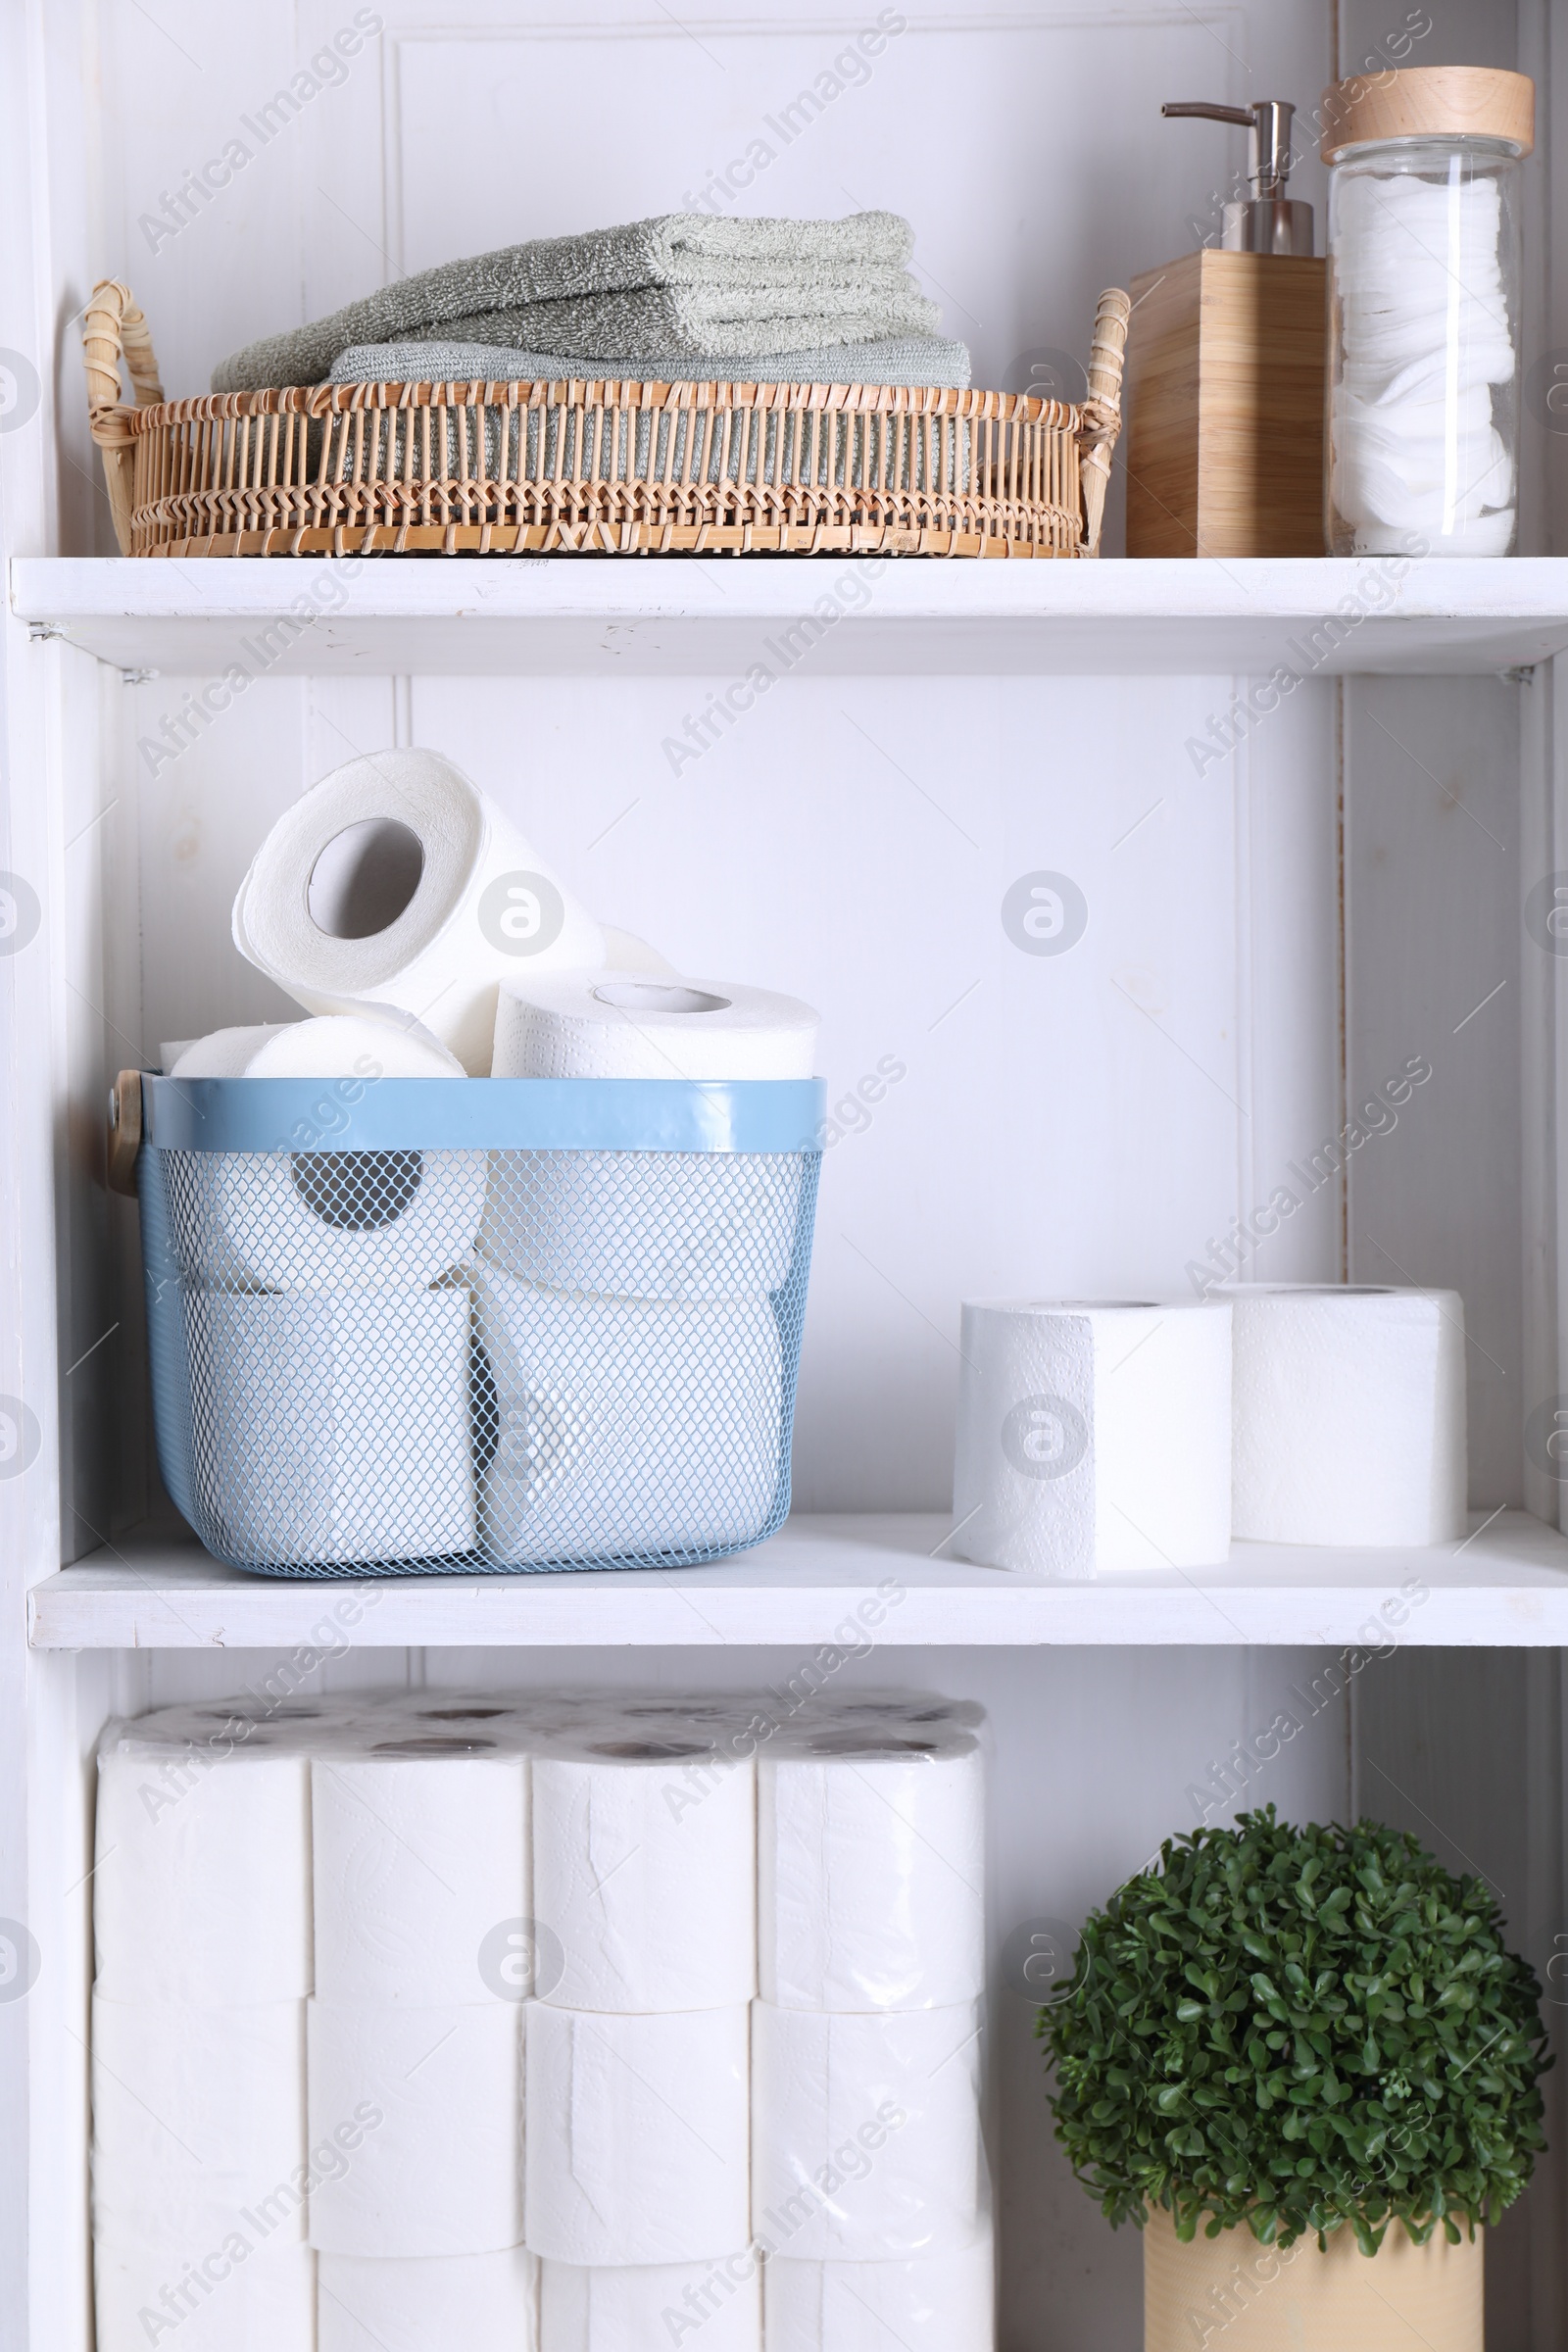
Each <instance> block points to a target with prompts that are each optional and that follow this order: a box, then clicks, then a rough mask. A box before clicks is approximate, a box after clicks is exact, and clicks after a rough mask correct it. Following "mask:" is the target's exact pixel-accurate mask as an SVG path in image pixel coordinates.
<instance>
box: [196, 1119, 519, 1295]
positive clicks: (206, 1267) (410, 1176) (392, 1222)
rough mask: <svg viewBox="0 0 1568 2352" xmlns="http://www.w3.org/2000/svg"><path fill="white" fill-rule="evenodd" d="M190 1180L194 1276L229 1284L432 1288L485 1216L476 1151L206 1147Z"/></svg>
mask: <svg viewBox="0 0 1568 2352" xmlns="http://www.w3.org/2000/svg"><path fill="white" fill-rule="evenodd" d="M192 1156H193V1159H195V1155H194V1154H193V1155H192ZM186 1182H187V1184H188V1185H189V1186H191V1187H193V1188H195V1197H194V1198H193V1199H192V1200H191V1201H189V1203H188V1206H187V1213H186V1215H185V1217H184V1219H183V1220H182V1222H183V1224H184V1226H185V1229H186V1232H187V1233H188V1234H189V1235H191V1236H193V1237H195V1248H196V1249H197V1250H199V1252H200V1254H199V1256H198V1259H197V1262H196V1263H195V1264H194V1265H193V1266H192V1267H191V1268H190V1271H191V1273H192V1274H193V1276H194V1277H195V1279H196V1280H197V1281H199V1282H204V1283H206V1282H212V1283H218V1284H221V1286H222V1287H223V1288H224V1289H231V1288H234V1287H235V1286H236V1285H238V1286H241V1287H251V1286H254V1287H256V1288H258V1289H266V1290H270V1291H289V1292H294V1291H350V1290H361V1289H363V1290H375V1291H383V1292H386V1291H399V1290H401V1291H422V1290H427V1289H428V1288H429V1286H430V1284H431V1283H433V1282H438V1281H439V1280H440V1279H441V1277H442V1275H443V1274H447V1273H450V1272H451V1271H452V1269H453V1268H454V1267H455V1266H458V1265H460V1264H461V1263H462V1261H463V1259H464V1258H465V1256H466V1254H467V1252H468V1250H470V1249H471V1248H472V1246H473V1240H474V1236H475V1235H476V1234H477V1232H478V1230H479V1220H480V1217H481V1216H482V1215H483V1213H484V1196H485V1163H484V1158H483V1156H482V1154H481V1153H479V1152H444V1151H438V1152H287V1151H282V1150H279V1151H276V1152H203V1153H202V1154H201V1155H200V1157H199V1159H195V1165H194V1167H193V1169H192V1171H191V1172H190V1173H189V1174H188V1175H187V1177H186ZM186 1247H187V1250H188V1249H189V1248H190V1247H191V1244H190V1243H189V1242H187V1244H186Z"/></svg>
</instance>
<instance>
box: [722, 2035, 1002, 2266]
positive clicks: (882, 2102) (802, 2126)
mask: <svg viewBox="0 0 1568 2352" xmlns="http://www.w3.org/2000/svg"><path fill="white" fill-rule="evenodd" d="M979 2049H980V2016H979V2011H978V2008H977V2006H976V2005H975V2004H974V2003H972V2002H968V2003H965V2004H963V2005H962V2006H961V2007H958V2008H953V2009H921V2010H891V2011H883V2012H881V2013H879V2014H876V2015H873V2016H845V2015H837V2016H823V2015H821V2014H820V2013H819V2012H816V2011H813V2010H808V2009H775V2008H773V2007H771V2006H770V2005H769V2004H768V2003H767V2002H765V2001H759V2002H758V2003H757V2004H756V2006H755V2007H754V2009H753V2012H752V2223H753V2228H754V2230H755V2233H756V2235H757V2237H758V2239H759V2241H760V2243H761V2244H762V2246H763V2247H764V2248H767V2249H769V2250H774V2251H780V2250H785V2249H787V2250H788V2252H789V2253H790V2254H791V2255H792V2256H793V2257H794V2258H796V2259H797V2260H801V2261H814V2262H828V2261H838V2260H843V2261H855V2262H881V2261H891V2260H893V2259H895V2258H902V2257H904V2256H907V2255H911V2254H921V2253H925V2252H928V2251H937V2250H939V2249H942V2248H949V2249H951V2248H954V2247H958V2246H965V2245H968V2244H969V2243H970V2242H971V2241H972V2239H973V2237H974V2235H975V2232H976V2230H977V2229H979V2227H980V2224H981V2221H982V2218H983V2215H984V2212H985V2197H986V2171H985V2156H984V2152H983V2149H982V2146H981V2139H980V2059H979Z"/></svg>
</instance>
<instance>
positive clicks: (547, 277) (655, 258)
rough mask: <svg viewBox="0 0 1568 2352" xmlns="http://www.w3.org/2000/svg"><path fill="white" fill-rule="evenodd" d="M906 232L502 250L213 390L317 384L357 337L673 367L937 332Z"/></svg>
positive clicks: (617, 239)
mask: <svg viewBox="0 0 1568 2352" xmlns="http://www.w3.org/2000/svg"><path fill="white" fill-rule="evenodd" d="M913 242H914V239H913V232H912V231H911V229H910V227H909V224H908V222H907V221H903V220H900V219H899V217H898V216H897V214H894V213H857V214H854V215H852V216H851V217H850V218H849V219H848V220H845V221H724V220H713V219H711V218H710V217H709V216H708V215H706V214H702V213H670V214H666V215H664V216H663V217H662V218H660V219H657V220H652V221H632V222H631V223H629V224H628V225H627V226H625V227H620V228H605V229H595V230H592V231H590V232H589V233H588V234H586V235H584V236H576V237H549V238H543V239H539V240H536V241H535V242H533V243H531V244H526V245H510V246H504V247H503V248H502V249H501V250H500V251H499V252H495V253H487V254H481V255H479V256H478V257H477V258H476V259H474V260H472V261H466V262H448V263H446V264H444V265H443V266H442V267H441V268H440V269H438V270H424V271H422V272H421V274H420V275H418V276H417V277H409V278H404V279H402V280H401V281H400V283H398V284H397V285H394V286H384V287H382V288H381V290H380V291H379V292H378V293H375V294H371V295H368V297H367V298H366V299H365V300H364V301H363V302H356V303H351V304H349V306H348V307H347V309H345V310H341V311H336V312H334V313H333V315H332V316H331V318H329V319H319V320H317V321H316V322H315V323H314V324H313V325H310V326H304V327H296V328H295V329H293V330H292V331H291V332H290V333H288V334H283V335H271V336H269V337H268V338H267V339H266V340H265V341H263V342H260V343H252V344H250V345H248V346H247V348H246V349H245V350H244V351H240V352H236V353H235V354H234V355H233V357H232V358H230V359H227V360H225V361H223V362H222V363H221V366H220V367H218V368H216V369H215V370H214V372H213V390H214V391H215V392H255V391H260V390H263V389H264V388H266V387H268V386H270V385H278V384H314V383H319V382H320V381H321V380H322V379H323V378H324V377H325V376H326V375H327V374H328V372H329V370H330V369H331V367H332V364H333V362H334V361H335V360H337V359H338V358H339V357H340V356H341V355H342V354H343V353H344V352H345V351H347V350H349V349H350V348H351V346H354V345H358V344H366V343H386V342H392V341H395V340H399V339H403V340H407V339H411V338H412V339H416V340H424V341H429V340H431V339H432V338H433V337H434V336H435V335H436V334H437V333H441V334H444V335H446V336H448V337H450V338H451V339H452V340H453V341H455V342H468V343H487V344H494V345H498V346H506V347H508V348H515V347H519V346H526V347H528V348H529V349H531V350H535V351H540V352H549V353H556V354H563V355H567V356H574V357H576V358H577V359H578V361H579V362H588V363H593V362H595V361H596V360H597V359H598V356H599V355H600V354H602V353H615V354H617V355H623V356H624V359H625V360H626V361H630V362H633V363H635V365H636V367H637V368H639V369H642V370H646V368H647V366H648V363H649V361H650V360H658V361H659V362H660V363H661V364H662V365H663V366H665V367H667V365H668V362H669V359H670V357H671V356H680V357H686V358H690V359H701V360H703V361H711V360H717V359H725V360H744V359H747V358H749V357H754V356H756V355H758V354H760V353H764V352H767V353H784V354H788V353H792V352H802V353H806V352H811V353H816V352H819V351H820V350H822V349H823V348H824V347H831V346H836V345H841V344H848V343H858V342H865V341H870V340H878V339H883V338H887V337H903V336H907V335H926V334H933V333H935V331H936V330H937V329H938V328H939V327H940V325H941V314H940V313H939V311H938V310H937V307H936V305H935V304H934V303H932V302H930V301H928V300H927V298H926V297H925V296H924V295H923V294H922V293H921V292H920V290H919V288H918V286H917V285H916V284H915V281H914V279H913V278H912V277H911V276H910V275H909V273H908V271H907V269H906V267H905V265H906V263H907V261H908V258H909V255H910V252H911V251H912V248H913ZM579 372H581V369H580V368H579Z"/></svg>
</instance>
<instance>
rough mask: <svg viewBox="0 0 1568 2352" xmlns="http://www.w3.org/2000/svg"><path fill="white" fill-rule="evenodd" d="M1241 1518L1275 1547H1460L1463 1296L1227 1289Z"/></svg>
mask: <svg viewBox="0 0 1568 2352" xmlns="http://www.w3.org/2000/svg"><path fill="white" fill-rule="evenodd" d="M1226 1297H1227V1298H1228V1299H1230V1302H1231V1313H1232V1318H1233V1324H1232V1329H1233V1337H1234V1347H1235V1358H1236V1461H1235V1520H1236V1534H1237V1536H1238V1537H1239V1538H1247V1539H1250V1540H1252V1541H1254V1542H1258V1543H1264V1544H1449V1543H1452V1542H1454V1541H1455V1539H1456V1538H1458V1537H1460V1536H1462V1535H1463V1534H1464V1531H1465V1517H1466V1487H1467V1462H1466V1444H1465V1346H1464V1301H1463V1300H1462V1299H1460V1297H1459V1294H1458V1293H1457V1291H1414V1290H1410V1291H1400V1290H1360V1289H1353V1288H1344V1287H1334V1288H1325V1289H1314V1288H1310V1287H1307V1286H1302V1287H1300V1288H1289V1289H1287V1288H1281V1289H1266V1288H1263V1287H1261V1286H1258V1287H1252V1286H1249V1285H1245V1284H1239V1285H1238V1286H1237V1287H1236V1288H1235V1289H1234V1290H1230V1291H1227V1293H1226Z"/></svg>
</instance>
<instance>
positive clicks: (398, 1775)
mask: <svg viewBox="0 0 1568 2352" xmlns="http://www.w3.org/2000/svg"><path fill="white" fill-rule="evenodd" d="M400 1750H403V1751H411V1752H402V1753H400V1752H398V1751H400ZM311 1819H312V1847H313V1855H314V1864H315V1883H316V1992H317V1998H318V1999H319V2000H321V2001H327V2002H331V2003H333V2004H334V2005H346V2004H349V2003H352V2002H355V2001H366V2002H368V2003H370V2004H372V2005H379V2004H381V2003H383V2002H400V2003H405V2004H408V2005H411V2006H413V2007H415V2008H438V2007H440V2006H441V2005H442V2004H444V2003H446V2002H449V2001H450V2002H472V2001H478V2000H482V1999H485V1998H487V1997H488V1996H489V1994H490V1993H492V1992H493V1991H494V1989H495V1987H494V1986H487V1985H485V1983H484V1979H483V1976H482V1974H481V1955H482V1952H483V1949H484V1945H485V1938H486V1937H487V1936H489V1935H490V1934H491V1932H492V1930H494V1929H495V1928H496V1927H497V1926H498V1925H499V1924H500V1923H501V1922H503V1921H506V1920H520V1919H522V1918H523V1917H524V1916H525V1915H526V1914H527V1913H528V1912H529V1909H530V1904H529V1890H528V1768H527V1764H526V1762H525V1760H524V1758H523V1757H522V1755H521V1754H513V1755H508V1754H505V1753H504V1752H503V1751H502V1749H501V1747H500V1746H499V1744H498V1743H497V1742H496V1741H495V1740H494V1739H493V1738H487V1737H485V1736H484V1727H482V1726H479V1725H475V1726H473V1727H472V1728H471V1730H467V1731H466V1732H465V1731H463V1730H460V1729H458V1728H457V1727H454V1726H451V1725H447V1724H433V1723H432V1724H426V1725H424V1726H423V1727H422V1729H421V1730H420V1731H418V1732H415V1731H414V1730H413V1727H412V1726H410V1727H409V1729H408V1730H404V1728H403V1727H402V1726H399V1725H388V1726H387V1727H386V1729H385V1736H384V1737H382V1738H380V1739H373V1740H372V1741H371V1743H370V1753H369V1754H368V1755H359V1756H318V1757H316V1758H315V1760H314V1761H313V1763H312V1767H311ZM543 1916H544V1917H545V1918H547V1919H553V1918H554V1914H553V1913H551V1912H550V1911H548V1910H547V1911H546V1912H545V1913H544V1914H543Z"/></svg>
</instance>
